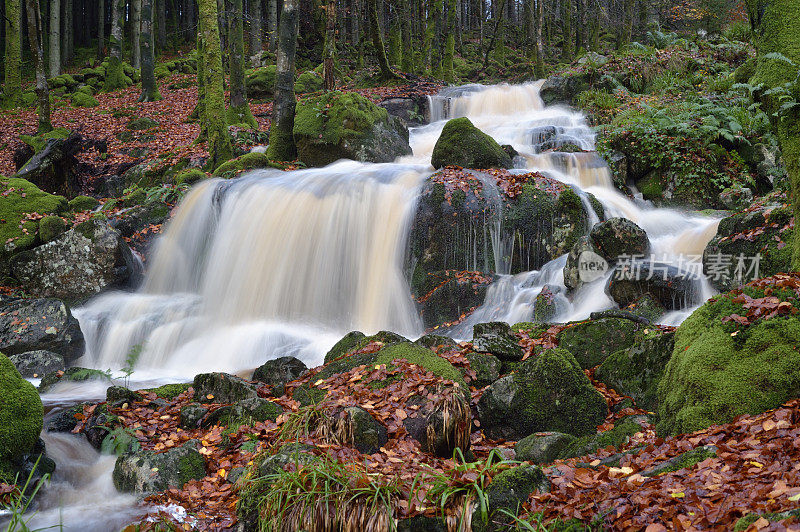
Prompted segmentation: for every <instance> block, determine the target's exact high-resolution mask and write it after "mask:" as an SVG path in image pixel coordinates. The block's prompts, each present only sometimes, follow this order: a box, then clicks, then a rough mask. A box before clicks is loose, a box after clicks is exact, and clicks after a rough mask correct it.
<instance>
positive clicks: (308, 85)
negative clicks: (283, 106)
mask: <svg viewBox="0 0 800 532" xmlns="http://www.w3.org/2000/svg"><path fill="white" fill-rule="evenodd" d="M322 82H323V80H322V76H320V75H319V74H317V73H316V72H314V71H311V70H309V71H307V72H303V73H302V74H300V75H299V76H297V79H296V80H295V82H294V92H296V93H297V94H307V93H309V92H317V91H319V90H322Z"/></svg>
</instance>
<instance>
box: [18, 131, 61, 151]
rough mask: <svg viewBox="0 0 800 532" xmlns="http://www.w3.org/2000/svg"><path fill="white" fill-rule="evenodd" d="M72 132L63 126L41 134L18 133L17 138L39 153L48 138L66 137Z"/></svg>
mask: <svg viewBox="0 0 800 532" xmlns="http://www.w3.org/2000/svg"><path fill="white" fill-rule="evenodd" d="M71 133H72V132H71V131H70V130H69V129H67V128H64V127H57V128H55V129H53V130H52V131H48V132H47V133H43V134H41V135H35V136H32V135H20V136H19V140H21V141H22V142H24V143H25V144H27V145H28V146H30V147H31V148H33V151H34V152H35V153H39V152H40V151H42V150H43V149H44V147H45V146H47V141H48V140H50V139H62V140H63V139H66V138H67V137H69V136H70V134H71Z"/></svg>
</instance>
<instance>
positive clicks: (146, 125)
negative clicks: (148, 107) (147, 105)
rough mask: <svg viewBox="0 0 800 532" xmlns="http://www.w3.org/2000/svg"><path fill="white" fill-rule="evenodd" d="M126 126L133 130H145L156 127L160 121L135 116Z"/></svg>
mask: <svg viewBox="0 0 800 532" xmlns="http://www.w3.org/2000/svg"><path fill="white" fill-rule="evenodd" d="M125 127H126V128H127V129H130V130H131V131H145V130H148V129H153V128H154V127H158V122H156V121H155V120H153V119H152V118H147V117H142V118H134V119H132V120H131V121H130V122H128V123H127V124H126V125H125Z"/></svg>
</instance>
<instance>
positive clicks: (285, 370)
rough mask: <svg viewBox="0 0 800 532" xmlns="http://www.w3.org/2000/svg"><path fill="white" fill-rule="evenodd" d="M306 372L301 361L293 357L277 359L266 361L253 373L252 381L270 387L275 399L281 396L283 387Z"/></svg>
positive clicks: (306, 368)
mask: <svg viewBox="0 0 800 532" xmlns="http://www.w3.org/2000/svg"><path fill="white" fill-rule="evenodd" d="M307 370H308V367H306V365H305V364H303V362H302V361H300V360H298V359H296V358H295V357H279V358H276V359H273V360H267V361H266V362H265V363H264V364H262V365H261V366H259V367H257V368H256V370H255V371H254V372H253V380H254V381H259V382H263V383H264V384H269V385H270V386H272V394H273V395H274V396H275V397H279V396H281V395H283V390H284V385H285V384H286V383H287V382H291V381H293V380H295V379H298V378H300V376H301V375H302V374H303V373H305V372H306V371H307Z"/></svg>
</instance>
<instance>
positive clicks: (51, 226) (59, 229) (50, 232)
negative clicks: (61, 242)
mask: <svg viewBox="0 0 800 532" xmlns="http://www.w3.org/2000/svg"><path fill="white" fill-rule="evenodd" d="M66 230H67V222H65V221H64V219H63V218H61V217H60V216H45V217H44V218H42V219H41V220H39V240H41V241H42V242H50V241H51V240H55V239H56V238H58V237H59V236H60V235H62V234H64V233H65V232H66Z"/></svg>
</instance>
